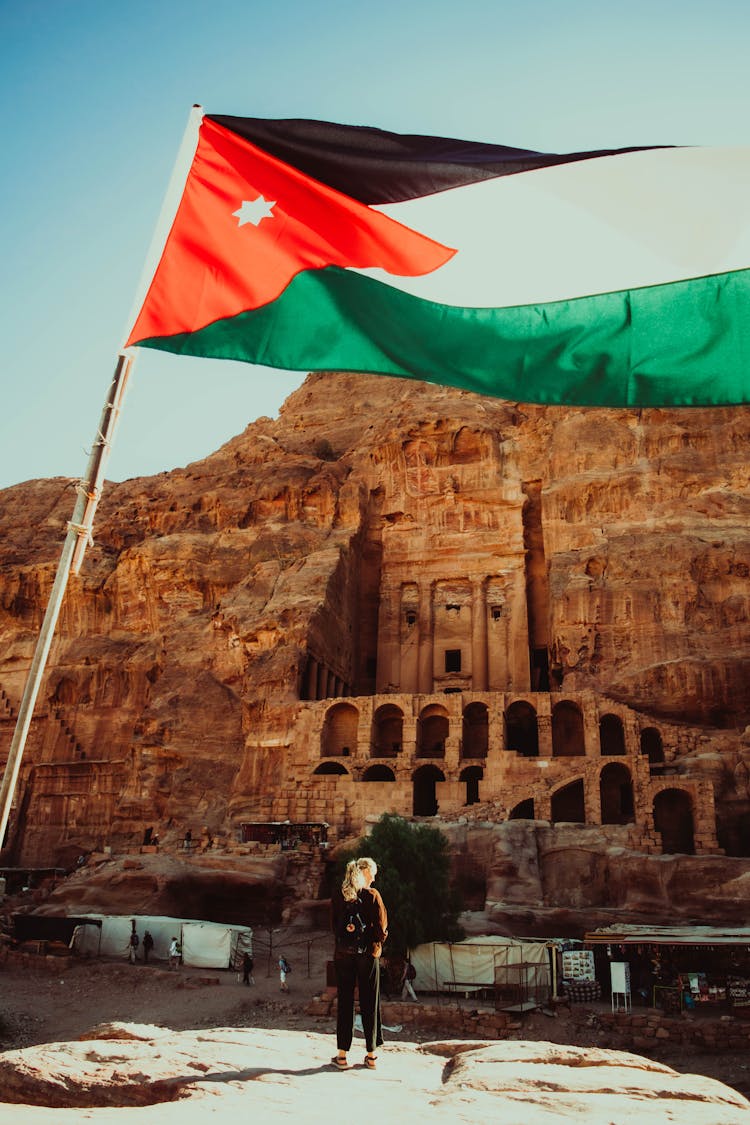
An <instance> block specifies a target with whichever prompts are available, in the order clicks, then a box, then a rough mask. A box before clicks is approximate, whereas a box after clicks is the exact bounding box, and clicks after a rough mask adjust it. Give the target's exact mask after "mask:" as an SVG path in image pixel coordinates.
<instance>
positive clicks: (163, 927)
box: [71, 914, 253, 969]
mask: <svg viewBox="0 0 750 1125" xmlns="http://www.w3.org/2000/svg"><path fill="white" fill-rule="evenodd" d="M86 917H87V918H90V919H92V921H101V929H100V928H99V926H78V927H77V928H76V930H75V933H74V934H73V940H72V943H71V944H72V947H73V949H74V950H75V951H76V953H79V954H81V955H83V956H94V957H96V956H103V957H121V958H122V959H123V960H125V959H126V958H127V956H128V951H129V947H130V933H131V929H132V923H133V921H134V922H135V929H136V933H137V934H138V938H139V945H138V958H139V959H140V958H142V957H143V935H144V934H145V932H146V930H148V931H149V933H150V934H151V937H152V938H153V939H154V947H153V949H152V950H151V953H150V955H149V956H150V958H151V959H153V960H154V961H166V960H168V958H169V945H170V942H171V941H172V938H173V937H176V938H177V940H178V941H179V942H180V945H181V946H182V960H183V964H185V965H191V966H193V967H195V968H201V969H228V968H235V967H237V966H238V964H239V962H240V961H241V959H242V954H243V953H245V952H247V953H252V950H253V931H252V930H251V929H250V927H249V926H234V925H230V924H229V923H224V922H199V921H196V920H195V919H192V918H166V917H161V916H156V915H150V914H148V915H146V914H119V915H115V914H88V915H87V916H86Z"/></svg>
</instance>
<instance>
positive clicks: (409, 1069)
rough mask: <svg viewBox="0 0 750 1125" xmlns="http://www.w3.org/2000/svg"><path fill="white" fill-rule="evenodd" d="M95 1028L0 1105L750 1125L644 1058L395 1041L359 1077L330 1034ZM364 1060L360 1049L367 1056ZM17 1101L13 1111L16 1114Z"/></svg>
mask: <svg viewBox="0 0 750 1125" xmlns="http://www.w3.org/2000/svg"><path fill="white" fill-rule="evenodd" d="M113 1031H114V1032H117V1031H118V1029H117V1028H114V1029H113V1028H111V1027H108V1028H104V1029H101V1030H99V1031H96V1030H95V1031H93V1032H92V1033H91V1037H90V1038H86V1039H84V1040H83V1041H81V1042H78V1043H53V1044H48V1045H46V1046H42V1047H35V1048H28V1049H26V1050H23V1051H12V1052H8V1053H6V1054H5V1055H3V1056H2V1058H0V1090H1V1091H2V1094H1V1095H0V1097H2V1098H3V1099H4V1105H3V1106H2V1107H0V1109H2V1110H4V1113H5V1114H7V1115H8V1119H9V1120H10V1117H11V1114H12V1113H14V1112H16V1113H17V1112H18V1111H19V1110H20V1108H21V1106H23V1114H24V1121H28V1122H31V1123H32V1125H33V1123H35V1122H47V1121H52V1120H55V1121H58V1122H66V1121H68V1120H70V1121H71V1122H74V1121H78V1120H80V1111H81V1110H82V1109H85V1110H86V1120H90V1121H95V1122H102V1123H104V1122H110V1121H111V1122H114V1121H115V1120H116V1121H125V1122H127V1121H129V1120H133V1121H151V1120H154V1121H157V1120H158V1121H160V1122H164V1123H169V1122H172V1121H174V1122H177V1121H180V1122H182V1123H183V1125H190V1123H191V1122H193V1121H195V1122H198V1121H199V1120H205V1119H206V1114H210V1115H215V1116H216V1117H217V1119H218V1118H219V1117H220V1118H221V1119H222V1120H223V1119H224V1118H225V1116H226V1118H227V1119H229V1118H230V1116H231V1117H234V1116H235V1115H242V1117H243V1118H244V1117H246V1116H248V1115H251V1116H252V1117H253V1119H254V1120H258V1121H270V1120H276V1119H278V1117H279V1116H288V1117H294V1118H295V1119H296V1120H299V1121H304V1122H313V1121H321V1122H322V1121H330V1120H331V1119H332V1105H338V1106H342V1105H343V1104H350V1105H352V1106H355V1105H356V1116H357V1120H359V1121H364V1122H369V1121H373V1122H374V1121H382V1120H383V1118H384V1117H385V1118H394V1119H399V1120H400V1119H408V1118H410V1117H411V1118H412V1119H413V1120H422V1119H423V1118H424V1117H429V1120H430V1121H435V1122H441V1121H445V1122H446V1123H447V1122H455V1121H464V1122H471V1123H472V1125H473V1123H474V1122H476V1121H477V1120H487V1121H496V1122H498V1125H518V1123H519V1122H521V1121H524V1122H534V1125H547V1123H549V1125H554V1123H559V1122H561V1121H578V1122H590V1123H591V1125H603V1123H605V1122H607V1123H609V1125H625V1123H626V1122H629V1121H631V1120H633V1119H634V1118H637V1120H638V1121H639V1122H644V1123H645V1125H657V1123H658V1125H664V1123H666V1122H670V1121H679V1122H680V1123H681V1125H744V1123H745V1122H747V1121H748V1120H750V1103H749V1102H747V1101H746V1099H745V1098H743V1097H742V1095H740V1094H738V1093H737V1092H736V1091H734V1090H731V1089H730V1088H729V1087H726V1086H723V1085H722V1084H721V1083H719V1082H716V1081H714V1080H713V1079H709V1078H703V1077H699V1076H696V1075H681V1074H678V1073H676V1072H675V1071H674V1070H671V1069H670V1068H669V1067H666V1066H663V1065H661V1064H659V1063H655V1062H650V1061H648V1060H647V1059H644V1058H641V1057H639V1056H637V1055H632V1054H625V1053H621V1052H617V1051H607V1050H599V1049H596V1048H591V1049H583V1048H579V1047H566V1046H560V1045H557V1044H552V1043H527V1042H503V1043H466V1042H442V1043H426V1044H422V1045H419V1046H416V1045H413V1044H407V1043H398V1042H396V1043H390V1044H388V1045H387V1047H386V1048H385V1049H383V1050H382V1051H381V1054H380V1058H379V1061H378V1070H377V1071H375V1072H374V1073H373V1072H370V1071H367V1070H365V1068H364V1067H363V1066H362V1064H361V1059H360V1058H359V1053H360V1049H361V1047H362V1043H361V1040H360V1041H355V1049H353V1051H352V1052H351V1054H350V1061H351V1062H352V1064H353V1065H352V1067H351V1068H350V1070H349V1071H347V1072H344V1073H340V1072H337V1071H335V1070H334V1068H333V1067H332V1066H331V1065H330V1062H329V1059H330V1055H331V1052H332V1040H331V1037H330V1036H322V1035H318V1034H315V1033H295V1032H285V1031H269V1030H263V1031H259V1030H253V1029H247V1030H233V1029H223V1030H222V1029H220V1030H212V1031H203V1032H200V1033H198V1032H181V1033H176V1032H170V1031H166V1030H163V1029H157V1028H148V1027H141V1026H136V1027H123V1028H120V1029H119V1031H120V1034H121V1038H119V1039H118V1038H112V1033H113ZM361 1053H363V1051H362V1052H361ZM13 1107H17V1108H16V1109H15V1110H14V1108H13Z"/></svg>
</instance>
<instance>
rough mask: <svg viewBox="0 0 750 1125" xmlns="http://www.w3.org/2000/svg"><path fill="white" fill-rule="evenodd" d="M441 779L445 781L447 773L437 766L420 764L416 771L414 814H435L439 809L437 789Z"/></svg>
mask: <svg viewBox="0 0 750 1125" xmlns="http://www.w3.org/2000/svg"><path fill="white" fill-rule="evenodd" d="M439 781H445V774H444V773H443V771H442V770H439V769H438V768H437V766H420V767H419V769H417V770H415V771H414V774H413V776H412V782H413V785H414V804H413V813H414V816H435V815H436V814H437V811H438V801H437V789H436V788H435V787H436V785H437V783H438V782H439Z"/></svg>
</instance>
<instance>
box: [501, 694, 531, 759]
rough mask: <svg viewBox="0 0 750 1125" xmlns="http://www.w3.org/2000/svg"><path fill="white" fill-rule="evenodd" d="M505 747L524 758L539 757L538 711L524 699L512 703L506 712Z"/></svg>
mask: <svg viewBox="0 0 750 1125" xmlns="http://www.w3.org/2000/svg"><path fill="white" fill-rule="evenodd" d="M505 745H506V746H507V748H508V749H509V750H515V752H516V753H517V754H521V755H522V756H523V757H524V758H538V757H539V724H538V723H537V717H536V711H535V710H534V708H533V707H532V706H531V704H530V703H527V702H526V700H524V699H517V700H516V701H515V703H511V705H510V707H509V708H508V709H507V711H506V712H505Z"/></svg>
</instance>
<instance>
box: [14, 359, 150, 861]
mask: <svg viewBox="0 0 750 1125" xmlns="http://www.w3.org/2000/svg"><path fill="white" fill-rule="evenodd" d="M133 363H134V357H133V356H132V354H127V353H125V352H122V353H120V355H119V356H118V358H117V365H116V366H115V371H114V375H113V376H112V382H111V383H110V386H109V390H108V392H107V398H106V400H105V403H104V408H103V410H102V416H101V420H100V422H99V429H98V430H97V433H96V438H95V440H94V445H93V447H92V450H91V453H90V455H89V462H88V466H87V468H86V476H85V477H84V478H83V479H82V480H81V481H80V482H79V484H78V498H77V500H76V503H75V507H74V509H73V515H72V517H71V519H70V521H69V523H68V531H67V535H66V537H65V542H64V544H63V549H62V553H61V555H60V562H59V563H58V566H57V573H56V575H55V581H54V583H53V585H52V591H51V593H50V598H49V603H48V605H47V610H46V613H45V615H44V620H43V622H42V627H41V630H40V633H39V638H38V640H37V643H36V648H35V650H34V655H33V657H32V660H31V666H30V668H29V674H28V676H27V679H26V686H25V688H24V692H23V697H22V699H21V704H20V707H19V710H18V718H17V719H16V727H15V730H14V732H13V739H12V741H11V744H10V750H9V751H8V761H7V763H6V766H5V773H4V775H3V781H2V786H1V787H0V851H2V847H3V841H4V838H5V830H6V828H7V826H8V820H9V818H10V810H11V805H12V803H13V794H14V792H15V788H16V783H17V781H18V774H19V772H20V769H21V760H22V758H23V751H24V747H25V745H26V738H27V736H28V733H29V727H30V726H31V719H32V717H33V714H34V705H35V703H36V699H37V695H38V694H39V688H40V686H41V683H42V678H43V676H44V670H45V665H46V663H47V657H48V655H49V650H50V646H51V644H52V637H53V634H54V632H55V626H56V625H57V619H58V617H59V616H60V608H61V606H62V601H63V597H64V595H65V589H66V587H67V585H68V578H69V576H70V574H71V573H73V574H78V571H79V570H80V567H81V563H82V561H83V555H84V552H85V550H86V547H87V546H88V544H89V543H90V542H91V531H92V527H93V523H94V513H95V512H96V506H97V504H98V503H99V497H100V496H101V489H102V484H103V483H104V469H105V467H106V464H107V461H108V459H109V453H110V449H111V445H112V438H113V436H114V432H115V428H116V426H117V421H118V419H119V416H120V410H121V409H122V400H123V396H124V394H125V389H126V387H127V383H128V378H129V376H130V372H131V370H132V367H133Z"/></svg>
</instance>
